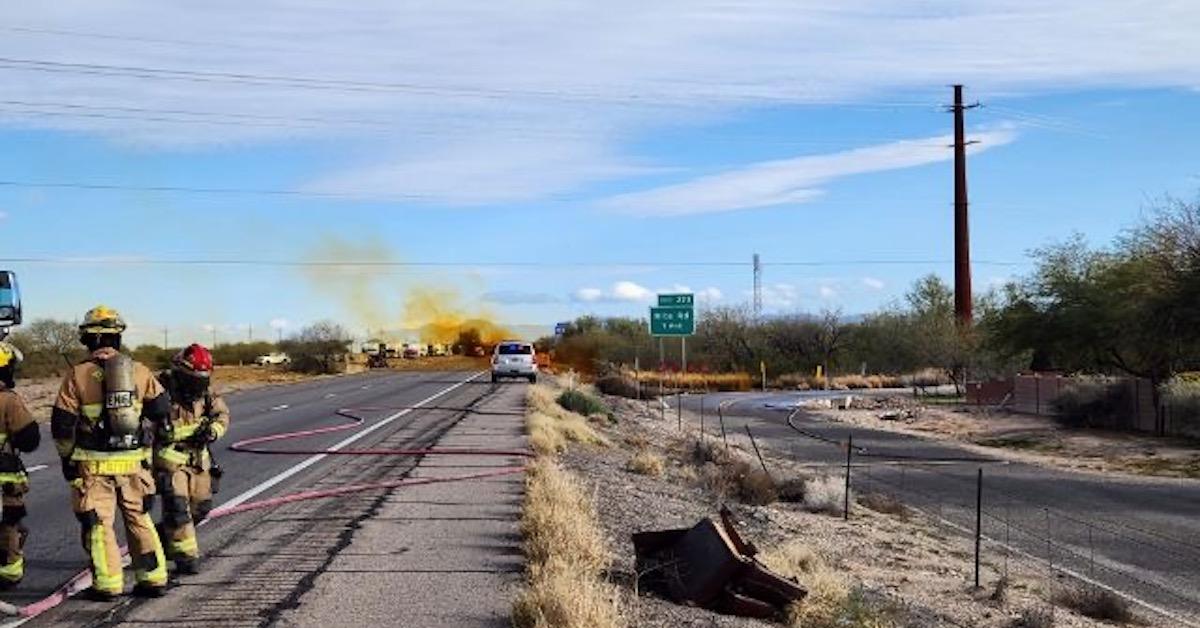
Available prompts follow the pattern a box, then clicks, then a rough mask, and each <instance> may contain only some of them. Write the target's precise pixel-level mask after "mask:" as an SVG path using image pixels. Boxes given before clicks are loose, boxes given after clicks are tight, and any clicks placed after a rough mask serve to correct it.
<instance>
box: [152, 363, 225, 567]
mask: <svg viewBox="0 0 1200 628" xmlns="http://www.w3.org/2000/svg"><path fill="white" fill-rule="evenodd" d="M212 370H213V358H212V353H210V352H209V350H208V349H206V348H205V347H204V346H202V345H198V344H193V345H191V346H189V347H187V348H186V349H184V350H183V351H180V352H179V353H178V354H176V355H175V357H174V358H172V360H171V369H170V370H168V371H164V372H163V373H162V374H160V375H159V382H161V383H162V385H163V387H164V388H166V390H167V392H168V393H169V394H170V396H171V425H172V427H173V431H172V437H171V439H170V440H163V441H161V442H157V443H155V447H154V476H155V480H156V481H157V482H158V492H159V494H160V495H162V498H163V521H162V524H161V528H160V529H161V530H162V536H163V542H164V544H165V545H166V548H167V557H168V558H170V559H171V560H174V561H175V567H176V570H177V571H178V572H179V573H182V574H194V573H196V572H197V564H196V560H197V559H198V558H199V557H200V545H199V544H198V543H197V541H196V524H197V523H199V522H200V521H203V520H204V518H205V517H206V516H208V512H209V511H210V510H212V503H213V502H212V496H213V493H214V492H216V489H217V487H216V483H217V481H218V480H219V479H220V477H221V476H220V468H219V467H214V465H213V461H212V455H211V454H210V453H209V444H210V443H212V442H213V441H215V440H217V439H218V438H220V437H221V436H222V435H223V434H224V433H225V431H226V430H227V429H229V408H228V407H227V406H226V405H225V401H224V400H223V399H221V397H220V395H217V394H216V393H215V392H213V391H212V389H211V387H210V386H209V380H210V379H211V377H212Z"/></svg>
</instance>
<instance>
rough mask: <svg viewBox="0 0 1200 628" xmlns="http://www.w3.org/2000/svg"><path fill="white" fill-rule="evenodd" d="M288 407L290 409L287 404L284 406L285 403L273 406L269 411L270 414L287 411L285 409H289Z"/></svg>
mask: <svg viewBox="0 0 1200 628" xmlns="http://www.w3.org/2000/svg"><path fill="white" fill-rule="evenodd" d="M290 407H291V406H289V405H288V404H286V403H285V404H282V405H278V406H274V407H272V408H271V411H272V412H274V411H275V410H287V409H288V408H290Z"/></svg>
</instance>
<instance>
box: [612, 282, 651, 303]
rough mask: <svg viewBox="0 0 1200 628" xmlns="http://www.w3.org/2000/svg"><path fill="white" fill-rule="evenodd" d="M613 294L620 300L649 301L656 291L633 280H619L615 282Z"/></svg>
mask: <svg viewBox="0 0 1200 628" xmlns="http://www.w3.org/2000/svg"><path fill="white" fill-rule="evenodd" d="M612 296H613V298H614V299H616V300H618V301H649V300H650V299H652V298H654V292H652V291H651V290H650V289H649V288H646V287H645V286H641V285H638V284H636V283H633V282H632V281H618V282H617V283H615V284H613V289H612Z"/></svg>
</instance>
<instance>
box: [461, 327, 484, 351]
mask: <svg viewBox="0 0 1200 628" xmlns="http://www.w3.org/2000/svg"><path fill="white" fill-rule="evenodd" d="M455 344H456V345H458V347H459V351H462V354H463V355H475V350H476V348H478V347H482V346H483V337H482V336H481V335H480V334H479V330H478V329H475V328H474V327H470V328H467V329H461V330H459V332H458V340H456V341H455Z"/></svg>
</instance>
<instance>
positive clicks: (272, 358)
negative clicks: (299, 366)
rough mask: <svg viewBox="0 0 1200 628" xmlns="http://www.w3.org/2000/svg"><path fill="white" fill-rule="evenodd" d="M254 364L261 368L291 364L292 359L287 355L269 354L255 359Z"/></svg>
mask: <svg viewBox="0 0 1200 628" xmlns="http://www.w3.org/2000/svg"><path fill="white" fill-rule="evenodd" d="M254 363H255V364H257V365H259V366H267V365H272V364H291V363H292V359H291V358H289V357H288V354H286V353H268V354H266V355H260V356H258V357H257V358H254Z"/></svg>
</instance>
